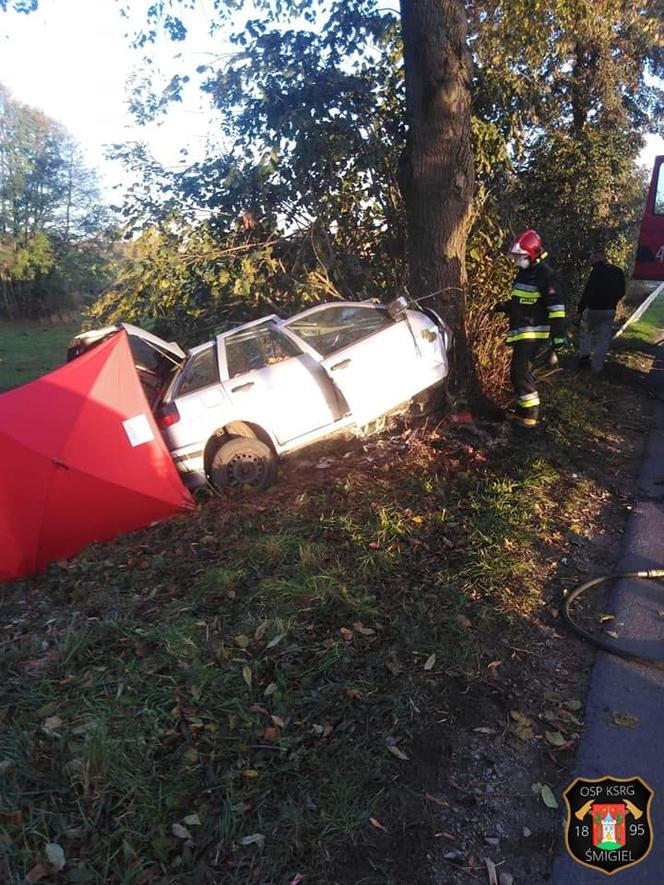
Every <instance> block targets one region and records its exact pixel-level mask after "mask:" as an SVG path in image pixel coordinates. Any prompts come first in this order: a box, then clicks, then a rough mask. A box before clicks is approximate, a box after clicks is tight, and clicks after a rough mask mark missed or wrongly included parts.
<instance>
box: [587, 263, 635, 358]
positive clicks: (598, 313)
mask: <svg viewBox="0 0 664 885" xmlns="http://www.w3.org/2000/svg"><path fill="white" fill-rule="evenodd" d="M590 263H591V264H592V266H593V269H592V270H591V271H590V276H589V277H588V282H587V283H586V287H585V289H584V290H583V295H582V296H581V300H580V301H579V316H580V317H581V334H580V336H579V366H580V367H581V368H587V367H590V368H591V369H592V371H593V372H595V373H597V372H601V371H602V367H603V366H604V360H605V359H606V354H607V351H608V349H609V343H610V341H611V335H612V334H613V321H614V319H615V316H616V307H617V305H618V302H619V301H620V299H621V298H622V297H623V296H624V294H625V274H624V273H623V272H622V270H621V269H620V268H619V267H616V265H615V264H610V263H609V262H608V261H607V259H606V255H604V254H603V253H602V252H593V253H592V255H591V256H590Z"/></svg>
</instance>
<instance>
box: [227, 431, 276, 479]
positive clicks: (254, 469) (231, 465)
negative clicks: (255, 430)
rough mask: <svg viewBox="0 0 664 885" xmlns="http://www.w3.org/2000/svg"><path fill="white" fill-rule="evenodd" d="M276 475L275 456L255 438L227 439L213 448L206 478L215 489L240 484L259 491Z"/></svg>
mask: <svg viewBox="0 0 664 885" xmlns="http://www.w3.org/2000/svg"><path fill="white" fill-rule="evenodd" d="M276 478H277V456H276V455H275V453H274V452H273V451H272V449H271V448H270V447H269V446H267V445H265V443H264V442H261V441H260V440H259V439H253V438H249V437H244V436H236V437H233V438H232V439H229V440H228V442H225V443H223V445H221V446H220V447H219V448H218V449H217V451H216V452H215V453H214V457H213V458H212V463H211V464H210V479H211V480H212V484H213V486H214V487H215V488H216V489H217V491H219V492H222V491H225V490H226V489H233V488H242V487H244V486H246V487H248V488H251V489H256V490H257V491H262V490H263V489H266V488H268V486H271V485H272V483H273V482H274V481H275V479H276Z"/></svg>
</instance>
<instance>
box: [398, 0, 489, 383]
mask: <svg viewBox="0 0 664 885" xmlns="http://www.w3.org/2000/svg"><path fill="white" fill-rule="evenodd" d="M400 4H401V29H402V36H403V47H404V48H403V52H404V68H405V82H406V113H407V122H408V134H407V139H406V147H405V150H404V152H403V155H402V158H401V163H400V169H399V184H400V187H401V190H402V194H403V197H404V201H405V205H406V216H407V227H408V247H407V250H408V265H409V276H410V294H411V296H412V297H413V298H416V299H426V301H424V302H423V304H424V305H426V306H430V307H432V308H434V309H435V310H438V311H439V312H440V314H441V316H442V317H443V319H444V320H445V321H446V322H447V323H448V324H449V325H450V326H451V327H452V329H453V331H454V335H455V347H454V354H453V371H452V373H451V379H450V380H451V383H452V387H453V388H454V389H459V387H463V386H464V385H466V386H467V385H468V381H469V379H471V378H472V377H473V372H472V356H471V354H470V351H469V347H468V342H467V338H466V331H465V322H464V318H465V305H466V284H467V277H466V267H465V258H466V241H467V238H468V233H469V230H470V225H471V221H472V205H473V191H474V167H473V154H472V144H471V130H470V80H471V69H472V62H471V55H470V51H469V48H468V43H467V35H468V22H467V17H466V10H465V5H464V2H463V0H400ZM471 386H473V385H472V384H471Z"/></svg>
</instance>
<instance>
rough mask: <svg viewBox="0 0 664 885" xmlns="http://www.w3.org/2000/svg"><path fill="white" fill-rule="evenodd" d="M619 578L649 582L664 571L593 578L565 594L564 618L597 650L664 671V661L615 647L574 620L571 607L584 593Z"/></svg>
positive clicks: (662, 575)
mask: <svg viewBox="0 0 664 885" xmlns="http://www.w3.org/2000/svg"><path fill="white" fill-rule="evenodd" d="M619 578H646V579H649V580H653V579H657V578H664V569H651V570H650V571H647V572H620V573H619V574H615V575H602V577H600V578H593V579H592V580H591V581H586V582H585V584H580V585H579V586H578V587H577V588H576V589H575V590H572V592H571V593H566V594H565V596H564V598H563V606H562V612H563V618H564V619H565V620H566V621H567V623H568V624H569V626H570V627H571V628H572V630H574V632H575V633H578V635H579V636H581V637H582V638H583V639H585V640H587V641H588V642H591V643H592V644H593V645H595V646H597V648H601V649H602V650H603V651H607V652H609V654H612V655H618V656H619V657H621V658H624V659H625V660H626V661H636V662H637V663H639V664H645V665H646V666H648V667H656V668H657V669H658V670H664V660H657V658H650V657H646V656H645V655H639V654H635V653H634V652H631V651H627V649H624V648H621V647H620V646H619V645H614V644H613V643H610V642H607V641H606V640H604V639H600V638H599V637H597V636H594V635H593V634H592V633H589V632H588V631H587V630H584V629H583V627H580V626H579V625H578V624H577V623H576V621H574V620H573V619H572V615H571V614H570V606H571V605H572V603H573V602H574V601H575V600H576V599H578V598H579V596H581V594H582V593H585V592H586V590H590V589H591V588H592V587H597V586H598V585H599V584H603V583H604V582H605V581H616V580H618V579H619Z"/></svg>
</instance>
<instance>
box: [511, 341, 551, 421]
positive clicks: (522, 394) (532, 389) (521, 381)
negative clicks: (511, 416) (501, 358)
mask: <svg viewBox="0 0 664 885" xmlns="http://www.w3.org/2000/svg"><path fill="white" fill-rule="evenodd" d="M545 343H546V342H544V341H539V340H525V341H515V342H514V344H512V363H511V365H510V377H511V379H512V387H513V388H514V393H515V394H516V407H515V409H514V413H515V419H516V421H517V422H518V423H519V424H520V425H521V426H522V427H535V426H536V424H537V421H538V419H539V406H540V398H539V393H538V392H537V385H536V384H535V377H534V375H533V361H534V359H535V357H536V356H537V354H538V353H539V351H540V350H541V348H542V345H543V344H545Z"/></svg>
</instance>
